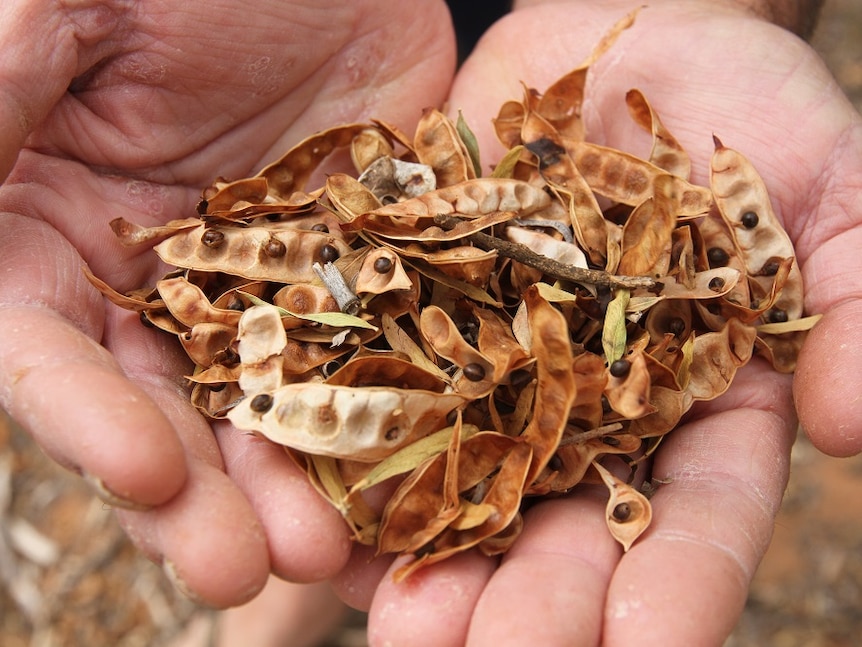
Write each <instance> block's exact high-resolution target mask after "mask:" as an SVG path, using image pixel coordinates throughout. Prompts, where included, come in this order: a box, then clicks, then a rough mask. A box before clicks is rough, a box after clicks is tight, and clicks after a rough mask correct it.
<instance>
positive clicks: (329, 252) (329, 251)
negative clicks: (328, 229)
mask: <svg viewBox="0 0 862 647" xmlns="http://www.w3.org/2000/svg"><path fill="white" fill-rule="evenodd" d="M339 256H340V254H339V253H338V248H337V247H335V245H324V246H323V247H321V248H320V258H321V260H322V261H323V262H324V263H333V262H334V261H336V260H338V257H339Z"/></svg>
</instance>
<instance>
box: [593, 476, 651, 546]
mask: <svg viewBox="0 0 862 647" xmlns="http://www.w3.org/2000/svg"><path fill="white" fill-rule="evenodd" d="M592 465H593V468H595V470H596V471H597V472H598V473H599V476H600V477H601V479H602V481H603V482H604V484H605V486H606V487H607V488H608V492H609V493H610V497H609V498H608V504H607V508H606V510H607V523H608V529H609V530H610V531H611V534H612V535H613V536H614V539H616V540H617V541H618V542H620V544H622V546H623V550H625V551H626V552H628V550H629V549H630V548H631V546H632V544H633V543H634V542H635V540H636V539H637V538H638V537H640V536H641V535H642V534H643V532H644V531H645V530H646V529H647V527H649V525H650V522H651V521H652V506H651V505H650V502H649V500H648V499H647V498H646V497H645V496H644V495H643V494H641V493H640V492H638V491H637V490H636V489H635V488H634V487H632V486H631V485H628V484H627V483H625V482H623V481H621V480H620V479H618V478H617V477H615V476H614V475H613V474H611V473H610V472H609V471H608V470H607V469H606V468H604V467H602V465H601V464H599V463H598V462H596V461H593V463H592Z"/></svg>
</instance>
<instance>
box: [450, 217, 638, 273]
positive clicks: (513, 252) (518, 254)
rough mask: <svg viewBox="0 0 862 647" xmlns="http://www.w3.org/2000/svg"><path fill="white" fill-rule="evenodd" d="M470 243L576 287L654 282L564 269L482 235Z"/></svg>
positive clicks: (521, 248) (515, 245)
mask: <svg viewBox="0 0 862 647" xmlns="http://www.w3.org/2000/svg"><path fill="white" fill-rule="evenodd" d="M459 222H461V220H459V219H458V218H455V217H453V216H447V215H444V214H438V215H436V216H434V224H436V225H438V226H440V227H442V228H443V229H446V230H450V229H453V228H454V227H455V226H456V225H457V224H458V223H459ZM465 238H467V240H469V241H470V242H471V243H473V244H474V245H476V247H479V248H480V249H484V250H486V251H491V250H494V251H496V252H497V253H498V254H500V255H501V256H505V257H507V258H511V259H512V260H514V261H518V262H519V263H523V264H524V265H529V266H530V267H534V268H536V269H537V270H539V271H541V272H542V273H544V274H547V275H548V276H553V277H555V278H558V279H563V280H565V281H573V282H575V283H589V284H591V285H606V286H608V287H611V288H626V289H629V290H631V289H635V288H646V289H649V288H652V287H655V281H654V280H653V279H651V278H649V277H647V276H616V275H614V274H611V273H609V272H605V271H603V270H590V269H584V268H582V267H574V266H572V265H564V264H563V263H559V262H557V261H555V260H554V259H552V258H548V257H547V256H542V255H541V254H537V253H536V252H534V251H533V250H531V249H530V248H529V247H527V246H526V245H521V244H520V243H513V242H510V241H508V240H503V239H502V238H497V237H496V236H489V235H488V234H483V233H482V232H476V233H474V234H470V235H468V236H465Z"/></svg>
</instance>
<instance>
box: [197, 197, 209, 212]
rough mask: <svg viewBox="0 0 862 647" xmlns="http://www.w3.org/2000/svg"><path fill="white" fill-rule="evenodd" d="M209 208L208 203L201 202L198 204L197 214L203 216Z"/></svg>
mask: <svg viewBox="0 0 862 647" xmlns="http://www.w3.org/2000/svg"><path fill="white" fill-rule="evenodd" d="M209 206H210V204H209V202H207V201H206V200H201V201H200V202H198V206H197V212H198V213H199V214H200V215H203V214H205V213H206V212H207V208H208V207H209Z"/></svg>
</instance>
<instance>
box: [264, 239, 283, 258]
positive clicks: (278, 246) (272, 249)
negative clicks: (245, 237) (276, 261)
mask: <svg viewBox="0 0 862 647" xmlns="http://www.w3.org/2000/svg"><path fill="white" fill-rule="evenodd" d="M263 253H264V254H266V255H267V256H269V257H270V258H279V257H281V256H284V255H285V253H287V247H285V246H284V243H283V242H281V241H280V240H279V239H278V238H270V239H269V240H268V241H266V244H264V246H263Z"/></svg>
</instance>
